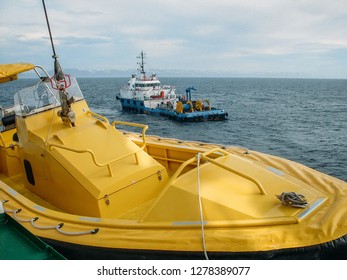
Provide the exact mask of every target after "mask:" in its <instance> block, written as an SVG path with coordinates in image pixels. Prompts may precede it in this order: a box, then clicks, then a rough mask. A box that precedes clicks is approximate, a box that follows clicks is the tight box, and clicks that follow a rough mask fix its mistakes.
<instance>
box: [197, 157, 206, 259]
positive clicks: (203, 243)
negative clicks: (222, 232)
mask: <svg viewBox="0 0 347 280" xmlns="http://www.w3.org/2000/svg"><path fill="white" fill-rule="evenodd" d="M196 157H197V171H198V196H199V209H200V223H201V238H202V247H203V250H204V255H205V259H206V260H208V259H209V258H208V255H207V250H206V240H205V227H204V214H203V210H202V200H201V192H200V158H201V155H200V153H198V154H197V155H196Z"/></svg>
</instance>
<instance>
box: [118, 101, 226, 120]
mask: <svg viewBox="0 0 347 280" xmlns="http://www.w3.org/2000/svg"><path fill="white" fill-rule="evenodd" d="M117 99H118V100H119V101H120V102H121V105H122V109H123V110H127V111H131V112H134V113H139V114H148V115H154V116H164V117H168V118H169V119H172V120H175V121H180V122H203V121H223V120H226V119H227V117H228V113H227V112H225V111H224V110H223V109H216V108H211V110H205V111H194V112H183V113H177V112H176V111H171V110H167V109H161V108H156V109H151V108H147V107H145V106H144V103H143V101H142V100H134V99H125V98H118V97H117Z"/></svg>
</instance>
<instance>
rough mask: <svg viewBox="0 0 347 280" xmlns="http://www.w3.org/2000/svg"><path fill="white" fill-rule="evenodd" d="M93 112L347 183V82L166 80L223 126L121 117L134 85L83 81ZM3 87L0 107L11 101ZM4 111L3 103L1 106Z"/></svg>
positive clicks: (104, 80)
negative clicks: (221, 112) (201, 102)
mask: <svg viewBox="0 0 347 280" xmlns="http://www.w3.org/2000/svg"><path fill="white" fill-rule="evenodd" d="M78 81H79V84H80V87H81V89H82V91H83V93H84V95H85V98H86V99H87V101H88V103H89V106H90V109H91V110H92V111H94V112H96V113H99V114H101V115H104V116H105V117H107V118H108V119H109V120H110V121H113V120H115V119H118V120H123V121H134V122H139V123H145V124H148V125H149V130H148V132H147V134H152V135H160V136H162V137H170V138H179V139H183V140H196V141H202V142H213V143H220V144H224V145H236V146H243V147H246V148H248V149H251V150H258V151H261V152H265V153H269V154H273V155H277V156H281V157H285V158H288V159H291V160H294V161H297V162H300V163H303V164H305V165H307V166H309V167H312V168H314V169H317V170H319V171H322V172H324V173H327V174H330V175H332V176H335V177H338V178H340V179H342V180H345V181H347V168H346V163H347V145H346V143H347V93H346V88H347V80H319V79H312V80H311V79H251V78H161V82H162V84H167V85H175V86H176V89H177V91H178V92H179V93H184V92H185V89H186V88H187V87H189V86H194V87H195V88H196V89H197V91H193V92H192V94H193V98H194V99H199V98H200V99H207V98H208V99H209V100H210V102H211V104H212V106H214V107H218V108H224V109H225V110H226V111H227V112H228V113H229V119H228V120H227V121H223V122H204V123H178V122H174V121H171V120H168V119H165V118H161V117H154V116H147V115H136V114H132V113H128V112H123V111H122V110H121V106H120V102H119V101H117V100H116V98H115V96H116V92H118V91H119V88H120V86H121V85H123V84H126V83H127V81H128V79H127V78H80V79H78ZM3 91H4V90H3V86H2V85H1V87H0V101H1V100H3V101H4V99H6V101H7V100H8V96H9V95H8V94H4V93H3ZM0 104H1V103H0Z"/></svg>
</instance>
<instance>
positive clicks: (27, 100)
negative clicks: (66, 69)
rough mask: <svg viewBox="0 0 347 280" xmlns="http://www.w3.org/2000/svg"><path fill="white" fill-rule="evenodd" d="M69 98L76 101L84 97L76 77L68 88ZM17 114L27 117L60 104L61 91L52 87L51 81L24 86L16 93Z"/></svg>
mask: <svg viewBox="0 0 347 280" xmlns="http://www.w3.org/2000/svg"><path fill="white" fill-rule="evenodd" d="M66 91H67V93H68V96H69V98H70V97H72V96H73V97H74V100H75V101H79V100H82V99H84V97H83V94H82V92H81V89H80V88H79V86H78V83H77V81H76V79H75V78H74V77H71V85H70V86H69V87H68V88H67V90H66ZM14 103H15V106H14V111H15V114H16V116H20V117H25V116H29V115H33V114H37V113H39V112H42V111H46V110H50V109H53V108H55V107H58V106H60V97H59V91H58V90H56V89H54V88H52V85H51V83H50V82H45V81H40V82H39V83H37V84H36V85H34V86H31V87H28V88H24V89H22V90H20V91H18V92H17V93H15V95H14Z"/></svg>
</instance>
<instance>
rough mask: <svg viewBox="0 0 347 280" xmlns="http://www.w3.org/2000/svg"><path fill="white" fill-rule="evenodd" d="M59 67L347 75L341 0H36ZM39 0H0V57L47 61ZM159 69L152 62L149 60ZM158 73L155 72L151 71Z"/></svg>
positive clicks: (346, 24)
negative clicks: (141, 65) (142, 56)
mask: <svg viewBox="0 0 347 280" xmlns="http://www.w3.org/2000/svg"><path fill="white" fill-rule="evenodd" d="M46 7H47V10H48V16H49V19H50V24H51V29H52V33H53V36H54V42H55V48H56V52H57V53H58V55H59V60H60V63H61V65H62V67H63V69H64V68H76V69H83V70H105V69H106V70H110V69H121V70H127V69H136V68H137V61H138V60H137V58H136V57H137V56H138V55H139V53H140V52H141V51H142V50H143V51H144V52H145V53H146V62H147V64H146V67H147V69H149V70H151V69H157V70H158V69H163V70H164V69H165V70H177V71H178V72H179V71H188V72H189V71H199V73H201V75H208V74H211V73H217V75H221V76H236V77H237V76H242V77H258V76H259V77H303V78H342V79H345V78H347V1H346V0H319V1H317V0H213V1H212V0H131V1H124V0H46ZM51 56H52V50H51V46H50V41H49V39H48V30H47V26H46V22H45V17H44V12H43V8H42V1H41V0H15V1H14V0H0V63H1V64H2V63H13V62H31V63H33V64H39V65H43V66H45V67H48V68H52V61H53V60H52V57H51ZM158 71H159V70H158ZM158 74H159V73H158Z"/></svg>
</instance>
